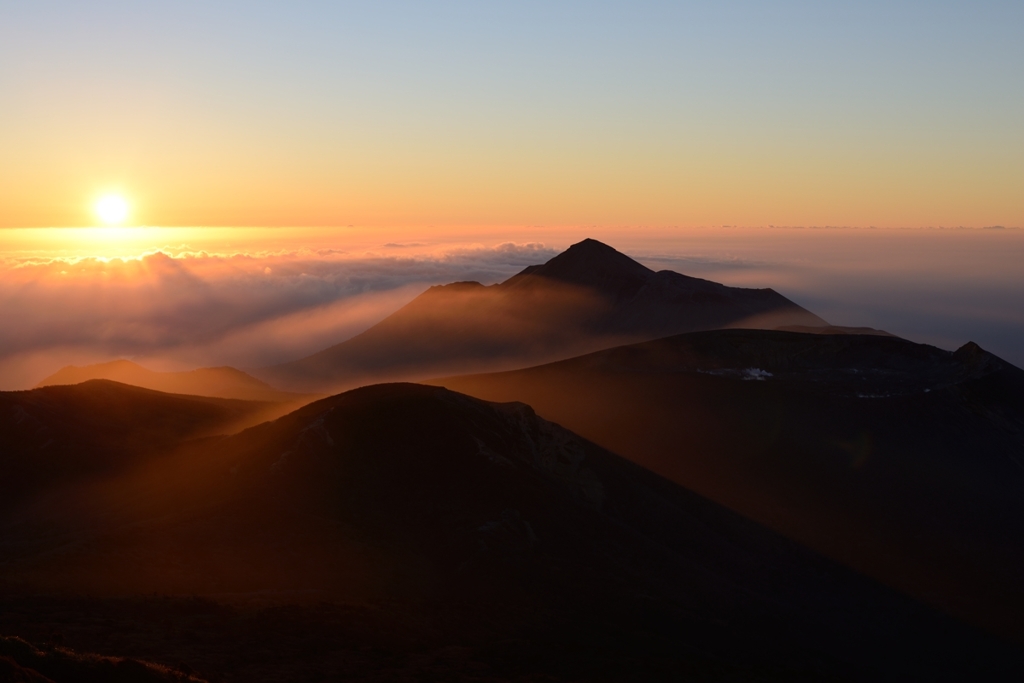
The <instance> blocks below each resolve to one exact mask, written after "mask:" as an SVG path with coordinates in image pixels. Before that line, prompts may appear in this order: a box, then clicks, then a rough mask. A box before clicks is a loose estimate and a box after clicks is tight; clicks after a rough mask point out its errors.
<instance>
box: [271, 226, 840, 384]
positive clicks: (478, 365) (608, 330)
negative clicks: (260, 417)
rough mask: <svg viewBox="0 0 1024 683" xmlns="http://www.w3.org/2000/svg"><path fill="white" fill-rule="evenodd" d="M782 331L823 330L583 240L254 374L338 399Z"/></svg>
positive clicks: (762, 301)
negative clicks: (345, 393)
mask: <svg viewBox="0 0 1024 683" xmlns="http://www.w3.org/2000/svg"><path fill="white" fill-rule="evenodd" d="M783 325H798V326H804V327H824V326H827V323H826V322H825V321H824V320H822V319H821V318H819V317H818V316H816V315H814V314H812V313H810V312H809V311H807V310H805V309H803V308H801V307H800V306H798V305H797V304H795V303H793V302H792V301H790V300H789V299H787V298H786V297H784V296H782V295H781V294H779V293H778V292H775V291H774V290H772V289H743V288H738V287H726V286H725V285H721V284H718V283H715V282H709V281H708V280H701V279H699V278H693V277H688V276H686V275H680V274H679V273H674V272H672V271H667V270H665V271H660V272H654V271H653V270H651V269H649V268H647V267H645V266H643V265H641V264H640V263H637V262H636V261H634V260H633V259H631V258H629V257H628V256H626V255H625V254H622V253H620V252H618V251H616V250H615V249H613V248H612V247H609V246H608V245H606V244H602V243H601V242H598V241H596V240H592V239H588V240H584V241H582V242H580V243H578V244H574V245H572V246H571V247H569V249H567V250H566V251H565V252H563V253H561V254H559V255H558V256H555V257H554V258H553V259H551V260H550V261H548V262H547V263H545V264H543V265H538V266H530V267H528V268H526V269H525V270H523V271H522V272H521V273H519V274H518V275H515V276H514V277H512V278H509V279H508V280H506V281H505V282H502V283H501V284H497V285H493V286H489V287H485V286H484V285H481V284H479V283H476V282H459V283H454V284H451V285H446V286H440V287H431V288H430V289H429V290H427V291H426V292H424V293H423V294H422V295H420V296H419V297H417V298H416V299H414V300H413V301H412V302H411V303H409V304H408V305H407V306H405V307H404V308H402V309H400V310H399V311H397V312H396V313H394V314H392V315H391V316H389V317H388V318H385V319H384V320H383V321H381V322H380V323H379V324H377V325H375V326H373V327H371V328H370V329H369V330H367V331H365V332H363V333H362V334H359V335H357V336H355V337H353V338H352V339H349V340H347V341H344V342H342V343H340V344H337V345H335V346H332V347H330V348H328V349H325V350H323V351H321V352H319V353H316V354H314V355H312V356H309V357H308V358H303V359H301V360H297V361H294V362H291V363H286V364H284V365H278V366H275V367H272V368H265V369H263V370H260V371H257V374H259V376H260V377H262V378H264V379H266V380H268V381H269V382H271V383H272V384H274V385H276V386H281V387H285V388H288V389H292V390H297V391H327V390H332V391H337V390H341V389H348V388H351V387H353V386H358V385H359V384H367V383H372V382H380V381H385V380H387V381H390V380H399V379H400V380H418V379H423V378H426V377H431V376H434V377H436V376H439V375H441V374H446V373H464V372H480V371H491V370H503V369H508V368H513V367H522V366H524V365H531V364H535V363H540V362H545V361H549V360H556V359H561V358H568V357H571V356H574V355H578V354H581V353H586V352H588V351H594V350H596V349H601V348H608V347H610V346H615V345H617V344H622V343H626V342H631V341H641V340H648V339H656V338H658V337H663V336H666V335H670V334H677V333H680V332H689V331H694V330H707V329H715V328H721V327H756V328H776V327H779V326H783Z"/></svg>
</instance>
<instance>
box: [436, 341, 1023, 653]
mask: <svg viewBox="0 0 1024 683" xmlns="http://www.w3.org/2000/svg"><path fill="white" fill-rule="evenodd" d="M435 383H436V384H440V385H443V386H445V387H448V388H450V389H453V390H457V391H461V392H465V393H467V394H470V395H473V396H477V397H480V398H483V399H486V400H492V401H512V400H517V401H524V402H528V403H530V404H531V405H533V406H534V407H535V408H536V409H537V411H538V412H539V413H540V414H541V415H543V416H544V417H545V418H547V419H550V420H554V421H556V422H558V423H560V424H562V425H564V426H565V427H567V428H569V429H572V430H574V431H575V432H577V433H579V434H581V435H583V436H584V437H586V438H588V439H591V440H593V441H594V442H595V443H598V444H600V445H602V446H604V447H606V448H609V449H611V450H613V451H615V452H616V453H619V454H621V455H623V456H625V457H627V458H629V459H630V460H632V461H633V462H636V463H638V464H640V465H642V466H644V467H647V468H649V469H651V470H653V471H654V472H657V473H658V474H661V475H662V476H664V477H666V478H668V479H670V480H672V481H674V482H676V483H678V484H681V485H683V486H685V487H687V488H689V489H692V490H693V491H695V492H697V493H699V494H701V495H705V496H707V497H708V498H710V499H712V500H715V501H717V502H719V503H721V504H723V505H726V506H728V507H729V508H732V509H733V510H736V511H738V512H740V513H741V514H743V515H744V516H746V517H749V518H751V519H754V520H756V521H758V522H761V523H763V524H766V525H768V526H770V527H772V528H774V529H776V530H778V531H780V532H782V533H783V534H785V535H786V536H788V537H790V538H793V539H796V540H798V541H800V542H801V543H804V544H806V545H808V546H810V547H811V548H814V549H815V550H817V551H819V552H821V553H823V554H825V555H828V556H830V557H832V558H834V559H837V560H839V561H840V562H842V563H844V564H846V565H847V566H850V567H852V568H855V569H857V570H858V571H862V572H865V573H867V574H869V575H871V576H874V577H876V578H877V579H879V580H881V581H883V582H885V583H887V584H889V585H892V586H895V587H898V588H899V589H901V590H904V591H906V592H908V593H910V594H912V595H915V596H917V597H918V598H920V599H922V600H924V601H926V602H928V603H930V604H933V605H937V606H939V607H941V608H942V609H944V610H947V611H949V612H951V613H954V614H958V615H961V616H963V617H965V618H969V619H971V620H973V621H974V622H975V623H979V624H983V625H985V627H986V628H990V629H992V630H995V631H998V632H1000V633H1002V634H1004V635H1005V636H1007V637H1010V638H1013V639H1015V640H1017V641H1018V642H1024V630H1022V627H1021V621H1020V618H1019V617H1020V614H1022V613H1024V590H1022V587H1024V574H1022V573H1021V568H1022V567H1024V371H1021V370H1020V369H1018V368H1016V367H1014V366H1012V365H1010V364H1008V363H1006V362H1004V361H1002V360H1000V359H999V358H997V357H995V356H993V355H992V354H989V353H987V352H985V351H984V350H982V349H981V348H979V347H978V346H977V345H975V344H967V345H965V346H964V347H962V348H960V349H958V350H957V351H956V352H949V351H944V350H941V349H937V348H935V347H931V346H927V345H923V344H915V343H912V342H909V341H906V340H903V339H899V338H896V337H887V336H869V335H813V334H798V333H792V332H781V331H759V330H719V331H710V332H700V333H692V334H684V335H679V336H674V337H669V338H666V339H661V340H657V341H652V342H647V343H642V344H636V345H629V346H623V347H620V348H615V349H610V350H605V351H601V352H598V353H594V354H590V355H586V356H582V357H578V358H574V359H570V360H566V361H562V362H558V363H553V364H548V365H542V366H539V367H533V368H529V369H524V370H518V371H512V372H505V373H495V374H486V375H477V376H465V377H454V378H446V379H442V380H437V381H436V382H435Z"/></svg>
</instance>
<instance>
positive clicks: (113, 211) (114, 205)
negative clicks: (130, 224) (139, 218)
mask: <svg viewBox="0 0 1024 683" xmlns="http://www.w3.org/2000/svg"><path fill="white" fill-rule="evenodd" d="M128 208H129V207H128V200H126V199H125V198H124V197H122V196H121V195H117V194H108V195H103V196H102V197H100V198H99V199H97V200H96V204H94V205H93V211H94V212H95V213H96V217H97V218H99V219H100V221H102V222H103V223H105V224H107V225H119V224H121V223H124V221H125V219H126V218H128Z"/></svg>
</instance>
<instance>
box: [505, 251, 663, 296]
mask: <svg viewBox="0 0 1024 683" xmlns="http://www.w3.org/2000/svg"><path fill="white" fill-rule="evenodd" d="M654 274H655V273H654V271H653V270H651V269H650V268H648V267H646V266H644V265H642V264H640V263H637V262H636V261H634V260H633V259H631V258H629V257H628V256H626V255H625V254H623V253H622V252H619V251H616V250H615V249H613V248H612V247H609V246H608V245H607V244H604V243H603V242H598V241H597V240H595V239H590V238H587V239H585V240H583V241H582V242H577V243H576V244H574V245H572V246H571V247H569V248H568V249H566V250H565V251H563V252H562V253H561V254H559V255H558V256H556V257H554V258H553V259H551V260H550V261H548V262H547V263H545V264H543V265H539V266H529V267H528V268H526V269H525V270H523V271H522V272H520V273H519V274H517V275H514V276H513V277H511V278H509V279H508V280H506V281H505V282H503V283H502V284H501V286H502V287H504V288H513V287H522V286H528V285H531V284H535V283H536V282H537V281H538V279H540V278H543V279H546V280H551V281H555V282H560V283H563V284H567V285H574V286H577V287H586V288H588V289H592V290H594V291H596V292H600V293H601V294H603V295H605V296H610V297H613V298H615V299H620V298H629V297H630V296H632V295H635V294H636V292H637V291H639V290H640V288H641V287H643V286H644V284H646V283H647V281H648V280H650V278H651V277H653V276H654Z"/></svg>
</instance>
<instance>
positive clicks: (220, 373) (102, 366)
mask: <svg viewBox="0 0 1024 683" xmlns="http://www.w3.org/2000/svg"><path fill="white" fill-rule="evenodd" d="M91 379H109V380H112V381H114V382H121V383H122V384H131V385H133V386H136V387H143V388H145V389H153V390H155V391H162V392H165V393H168V394H188V395H191V396H212V397H217V398H237V399H242V400H246V401H276V402H290V403H295V402H298V401H302V400H306V401H308V400H310V399H311V398H313V397H307V396H304V395H302V394H295V393H291V392H287V391H278V390H277V389H275V388H274V387H272V386H270V385H269V384H267V383H266V382H263V381H260V380H258V379H256V378H255V377H253V376H252V375H248V374H246V373H244V372H242V371H241V370H236V369H235V368H231V367H220V368H199V369H197V370H189V371H186V372H155V371H153V370H149V369H147V368H144V367H142V366H141V365H139V364H138V363H133V362H132V361H129V360H115V361H110V362H109V363H98V364H96V365H86V366H84V367H78V366H75V365H68V366H67V367H64V368H61V369H60V370H58V371H57V372H55V373H54V374H52V375H50V376H49V377H47V378H46V379H44V380H43V381H42V382H40V383H39V384H37V385H36V387H37V388H38V387H46V386H53V385H58V384H80V383H82V382H86V381H88V380H91ZM298 407H299V406H298V405H295V406H293V409H294V408H298Z"/></svg>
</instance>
